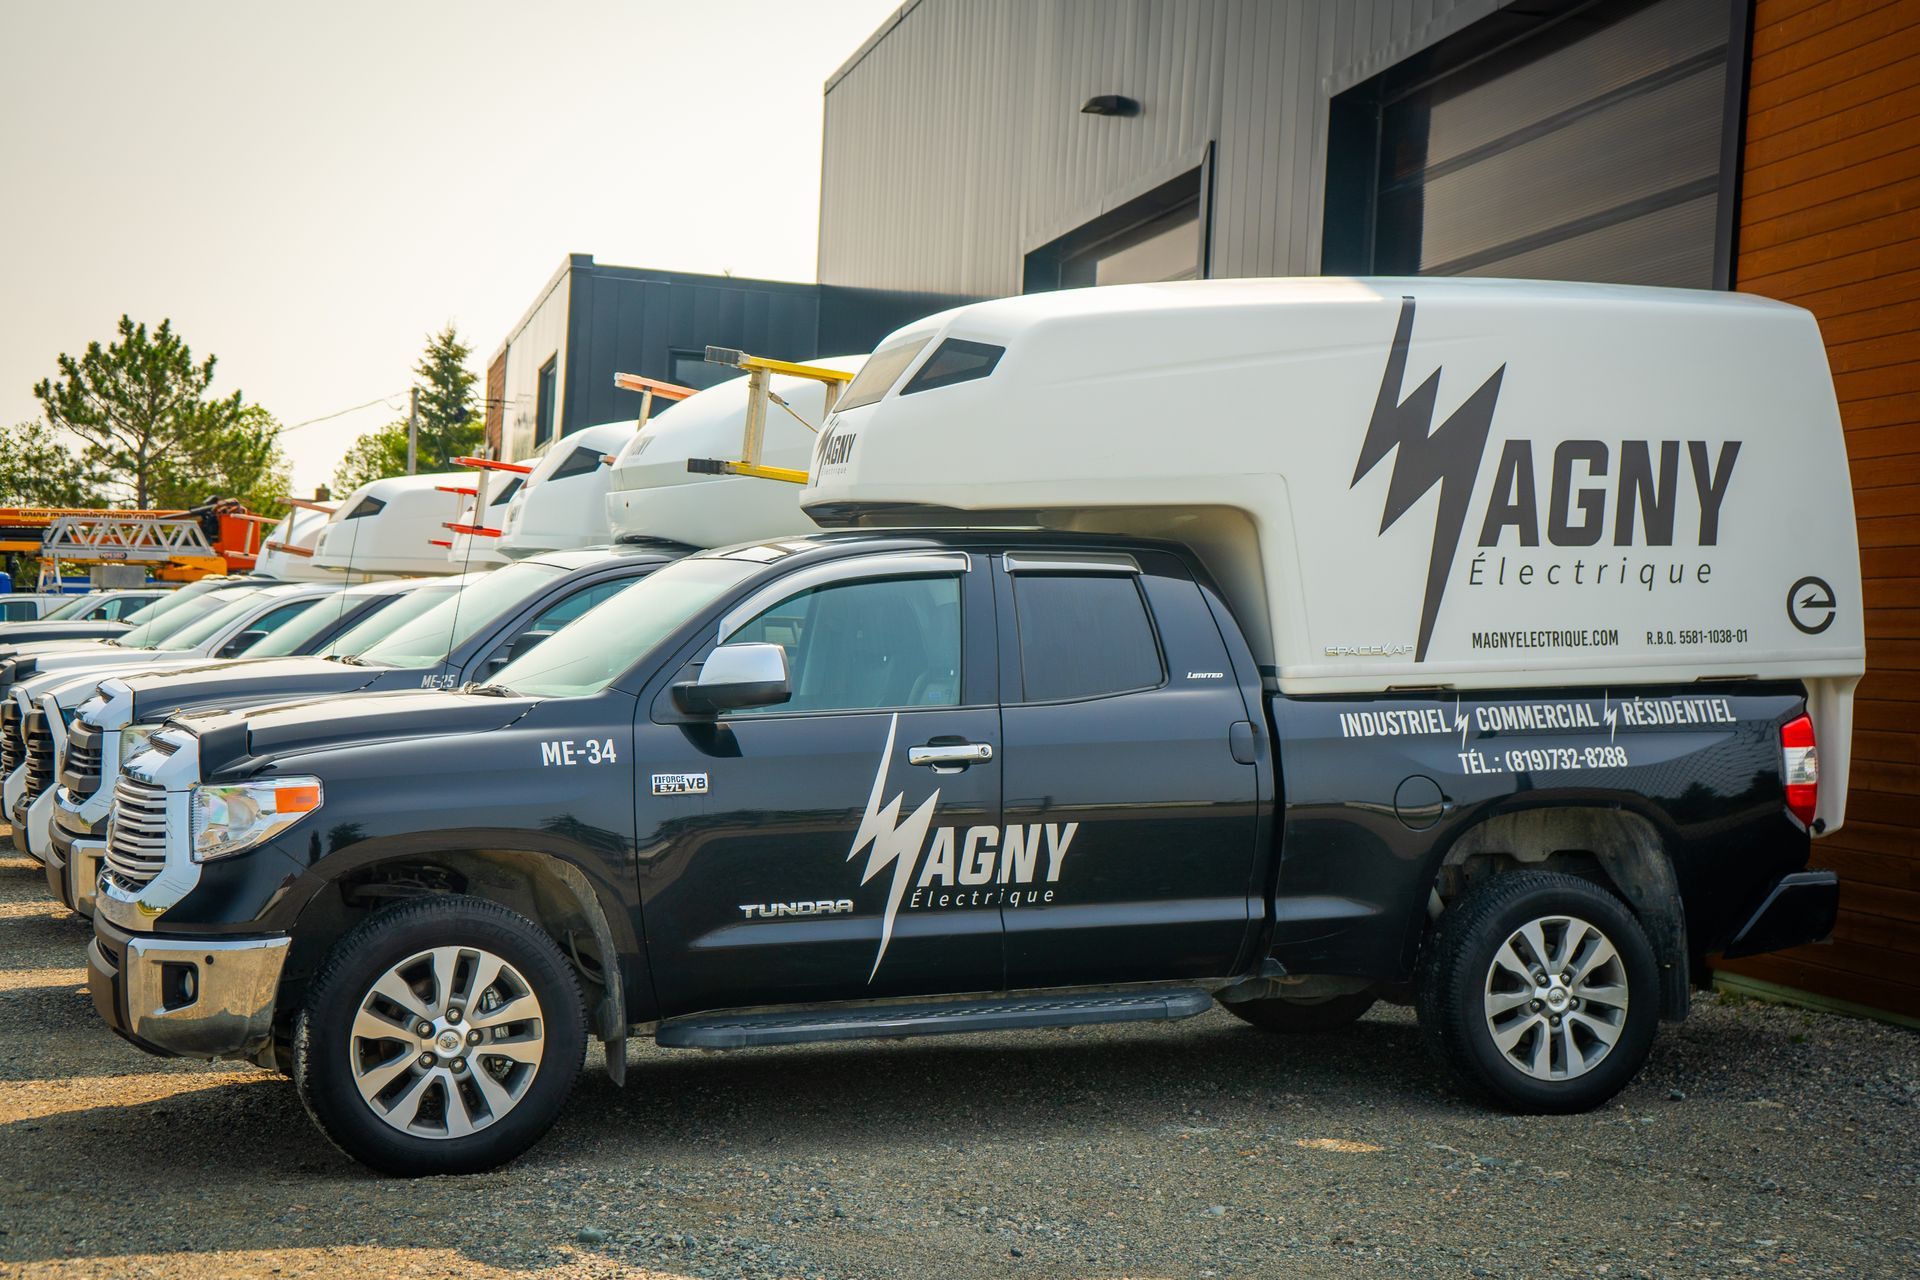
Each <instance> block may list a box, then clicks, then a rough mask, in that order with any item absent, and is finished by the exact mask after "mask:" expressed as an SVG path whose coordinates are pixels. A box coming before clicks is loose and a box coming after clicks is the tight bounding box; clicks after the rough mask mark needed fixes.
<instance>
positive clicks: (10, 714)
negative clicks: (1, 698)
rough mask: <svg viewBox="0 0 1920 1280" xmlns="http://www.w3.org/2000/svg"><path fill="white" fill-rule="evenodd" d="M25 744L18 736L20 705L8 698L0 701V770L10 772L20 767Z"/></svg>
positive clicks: (5, 772)
mask: <svg viewBox="0 0 1920 1280" xmlns="http://www.w3.org/2000/svg"><path fill="white" fill-rule="evenodd" d="M25 746H26V744H25V743H24V742H23V741H22V740H21V736H20V706H19V704H18V703H16V702H15V701H14V700H13V699H12V698H8V699H7V700H6V701H5V702H0V772H3V773H4V774H11V773H12V772H13V771H14V770H15V769H18V768H19V767H20V757H21V756H22V755H24V754H25Z"/></svg>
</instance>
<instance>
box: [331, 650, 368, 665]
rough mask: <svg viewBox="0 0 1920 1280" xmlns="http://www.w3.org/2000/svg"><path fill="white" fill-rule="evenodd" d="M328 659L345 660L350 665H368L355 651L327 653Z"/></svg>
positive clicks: (334, 660) (332, 660) (333, 660)
mask: <svg viewBox="0 0 1920 1280" xmlns="http://www.w3.org/2000/svg"><path fill="white" fill-rule="evenodd" d="M327 661H328V662H344V663H346V664H347V665H348V666H350V667H364V666H366V665H367V664H366V662H365V661H363V660H362V659H361V657H360V656H359V655H358V654H354V653H330V654H328V655H327Z"/></svg>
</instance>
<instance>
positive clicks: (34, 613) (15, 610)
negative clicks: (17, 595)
mask: <svg viewBox="0 0 1920 1280" xmlns="http://www.w3.org/2000/svg"><path fill="white" fill-rule="evenodd" d="M39 616H40V602H39V601H38V600H8V601H6V602H5V603H0V620H4V621H6V622H32V621H33V620H34V619H35V618H37V617H39Z"/></svg>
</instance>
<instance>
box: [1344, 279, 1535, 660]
mask: <svg viewBox="0 0 1920 1280" xmlns="http://www.w3.org/2000/svg"><path fill="white" fill-rule="evenodd" d="M1412 337H1413V299H1412V298H1402V299H1401V300H1400V321H1399V324H1398V325H1396V326H1395V328H1394V331H1393V348H1392V350H1391V351H1390V352H1389V353H1388V355H1387V367H1386V371H1385V372H1384V373H1383V374H1382V375H1381V377H1380V394H1379V397H1378V399H1376V400H1375V401H1374V406H1373V419H1372V421H1370V422H1369V423H1368V424H1367V438H1366V440H1365V441H1364V442H1363V443H1362V444H1361V446H1360V461H1359V462H1358V464H1356V465H1355V467H1354V471H1353V480H1352V482H1351V483H1350V484H1349V485H1348V486H1347V487H1348V488H1350V489H1351V488H1352V487H1353V486H1354V485H1357V484H1359V483H1360V481H1361V480H1362V479H1363V478H1364V477H1365V476H1366V475H1367V473H1368V472H1370V471H1372V470H1373V469H1374V468H1375V467H1376V466H1378V465H1379V464H1380V462H1381V460H1382V459H1384V458H1385V457H1386V456H1387V455H1388V454H1389V453H1393V452H1394V451H1395V450H1396V449H1398V451H1399V452H1398V453H1397V454H1395V457H1394V460H1393V472H1392V474H1391V475H1390V476H1389V478H1388V480H1387V505H1386V509H1385V510H1384V511H1382V512H1381V515H1380V532H1381V533H1385V532H1386V531H1387V530H1388V529H1391V528H1392V527H1393V525H1394V523H1395V522H1396V521H1398V520H1399V519H1400V517H1401V516H1403V515H1405V514H1406V513H1407V511H1408V509H1409V508H1411V507H1412V506H1413V504H1414V503H1415V502H1418V501H1419V500H1420V499H1421V498H1422V497H1424V496H1425V495H1426V493H1427V491H1428V490H1430V489H1432V488H1433V487H1434V486H1435V485H1438V486H1440V510H1439V513H1438V514H1437V515H1436V516H1435V517H1434V522H1433V549H1432V552H1431V553H1430V556H1429V558H1428V561H1427V591H1426V598H1425V599H1424V600H1423V601H1422V602H1421V606H1420V641H1419V644H1418V645H1417V646H1416V647H1415V649H1414V655H1413V658H1414V661H1415V662H1423V661H1425V660H1426V656H1427V645H1428V644H1429V643H1430V642H1431V641H1432V639H1433V624H1434V623H1435V621H1437V620H1438V618H1439V616H1440V597H1441V596H1442V595H1443V594H1444V593H1445V592H1446V589H1447V574H1448V573H1449V572H1450V571H1451V570H1452V568H1453V555H1454V552H1455V551H1456V550H1458V549H1459V546H1460V530H1461V528H1462V526H1464V525H1465V523H1466V519H1467V502H1468V500H1469V499H1470V498H1471V497H1472V496H1473V482H1474V480H1475V478H1476V477H1477V476H1478V475H1479V473H1480V458H1481V455H1482V454H1483V453H1485V452H1486V447H1487V433H1488V431H1489V430H1490V429H1491V428H1492V426H1493V406H1494V402H1495V401H1496V400H1497V399H1498V398H1499V396H1500V379H1501V376H1502V375H1503V374H1505V373H1506V371H1507V366H1505V365H1504V364H1503V365H1501V366H1500V367H1499V368H1498V369H1495V370H1494V371H1493V376H1492V377H1490V378H1488V379H1487V380H1486V381H1485V382H1483V383H1481V384H1480V389H1479V390H1478V391H1476V392H1474V393H1473V394H1472V395H1471V396H1468V397H1467V399H1466V400H1465V402H1463V403H1462V404H1461V405H1460V407H1459V408H1457V409H1455V410H1454V411H1453V413H1452V414H1451V415H1450V416H1449V417H1448V418H1447V420H1446V421H1445V422H1443V423H1441V424H1440V428H1439V430H1437V431H1432V432H1431V434H1429V428H1431V427H1432V425H1433V409H1434V401H1435V400H1436V399H1437V398H1438V396H1439V393H1440V370H1438V369H1435V370H1434V371H1433V373H1432V374H1430V375H1428V377H1427V380H1426V381H1425V382H1422V383H1421V384H1420V385H1419V386H1418V387H1415V388H1414V389H1413V392H1412V394H1411V395H1408V396H1407V397H1406V399H1404V400H1402V399H1401V398H1400V392H1401V389H1402V386H1403V385H1404V382H1405V379H1406V373H1407V347H1408V345H1409V343H1410V341H1411V339H1412Z"/></svg>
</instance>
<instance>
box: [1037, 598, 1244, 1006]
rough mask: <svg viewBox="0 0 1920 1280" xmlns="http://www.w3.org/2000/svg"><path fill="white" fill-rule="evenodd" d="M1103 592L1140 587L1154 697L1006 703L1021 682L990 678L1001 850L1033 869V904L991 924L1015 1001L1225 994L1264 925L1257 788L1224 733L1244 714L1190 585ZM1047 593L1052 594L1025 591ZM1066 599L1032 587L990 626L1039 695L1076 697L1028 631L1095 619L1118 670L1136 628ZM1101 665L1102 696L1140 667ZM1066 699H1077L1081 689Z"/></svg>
mask: <svg viewBox="0 0 1920 1280" xmlns="http://www.w3.org/2000/svg"><path fill="white" fill-rule="evenodd" d="M1001 581H1002V583H1003V584H1009V583H1010V581H1011V580H1010V579H1009V578H1004V577H1003V578H1002V579H1001ZM1108 581H1109V583H1121V582H1123V583H1125V584H1126V585H1129V586H1132V585H1133V584H1134V583H1135V582H1136V581H1137V584H1138V589H1139V592H1140V593H1141V598H1143V599H1144V600H1145V602H1146V603H1147V604H1149V605H1150V606H1151V607H1152V611H1153V616H1154V618H1155V620H1156V622H1157V624H1158V626H1157V640H1158V645H1159V648H1160V651H1161V653H1162V654H1163V655H1164V659H1163V661H1164V675H1162V676H1161V678H1160V679H1159V680H1158V681H1157V682H1156V684H1155V685H1154V687H1152V688H1144V689H1134V690H1132V691H1117V692H1114V693H1111V694H1108V695H1105V696H1098V695H1094V696H1081V697H1077V698H1072V699H1063V700H1055V701H1047V702H1039V701H1014V700H1012V699H1013V697H1014V690H1015V689H1017V688H1025V689H1026V690H1027V692H1026V695H1025V696H1031V694H1032V693H1033V692H1034V691H1035V690H1034V688H1033V682H1031V681H1027V680H1017V679H1016V678H1015V677H1014V676H1013V675H1011V674H1007V675H1003V683H1004V684H1005V685H1006V686H1007V688H1008V695H1009V701H1008V702H1007V704H1006V705H1005V706H1004V708H1003V709H1002V716H1001V721H1002V734H1003V736H1004V738H1005V743H1006V751H1005V767H1006V772H1005V775H1004V776H1005V778H1006V801H1005V810H1006V824H1007V828H1006V829H1007V834H1008V843H1009V844H1010V845H1011V844H1015V843H1019V844H1024V845H1028V846H1031V845H1034V844H1038V846H1039V847H1040V849H1041V854H1042V856H1041V867H1042V876H1041V882H1036V887H1037V888H1039V889H1040V892H1039V893H1038V894H1021V895H1020V896H1019V897H1018V898H1017V899H1012V898H1010V899H1009V900H1008V902H1007V903H1006V904H1005V905H1004V906H1003V907H1002V915H1003V917H1004V920H1005V924H1006V929H1007V984H1008V986H1009V987H1012V988H1016V989H1017V988H1027V987H1052V986H1072V985H1079V984H1102V983H1112V982H1134V981H1152V980H1158V979H1168V978H1197V977H1216V976H1221V975H1224V974H1226V973H1229V972H1231V971H1233V969H1234V967H1235V966H1236V964H1237V962H1238V958H1239V955H1240V952H1241V949H1242V947H1243V946H1244V944H1245V942H1246V940H1247V937H1248V935H1249V931H1250V929H1251V928H1252V927H1253V926H1254V924H1255V923H1256V922H1257V921H1258V920H1259V919H1260V916H1261V912H1260V908H1259V902H1258V893H1257V889H1256V888H1255V886H1254V884H1253V869H1254V852H1255V841H1256V835H1257V823H1258V793H1257V779H1256V776H1255V772H1254V768H1253V766H1250V765H1243V764H1239V763H1237V762H1236V761H1235V760H1234V759H1233V754H1232V750H1231V746H1230V742H1229V734H1230V732H1231V727H1232V725H1233V724H1234V722H1236V721H1239V720H1244V719H1246V716H1247V712H1246V709H1245V705H1244V702H1243V700H1242V698H1241V696H1240V693H1239V690H1238V688H1237V687H1236V685H1235V683H1234V681H1233V679H1232V677H1231V671H1232V668H1231V666H1230V665H1229V664H1228V662H1227V655H1226V650H1225V646H1224V644H1223V643H1222V641H1221V639H1220V635H1219V631H1218V630H1217V628H1215V627H1214V625H1213V622H1212V619H1211V617H1210V616H1209V615H1208V614H1207V613H1206V608H1205V603H1204V601H1203V600H1202V599H1201V596H1200V593H1199V589H1198V588H1197V587H1196V586H1195V585H1194V583H1193V582H1192V581H1191V580H1190V579H1187V578H1184V577H1173V576H1167V575H1165V574H1164V573H1156V572H1151V571H1149V572H1143V573H1141V574H1139V575H1138V576H1137V579H1136V577H1134V576H1128V577H1126V578H1124V579H1113V578H1109V579H1108ZM1048 586H1052V587H1054V588H1056V591H1055V592H1048V591H1046V590H1033V588H1045V587H1048ZM1064 586H1065V583H1064V582H1063V580H1062V579H1060V578H1048V577H1043V576H1038V575H1036V576H1033V577H1031V578H1029V579H1027V580H1026V581H1024V582H1022V583H1020V584H1019V585H1018V586H1017V587H1016V586H1013V585H1003V586H1002V588H1001V590H1000V597H999V598H1000V601H1001V606H1002V617H1003V618H1006V617H1008V616H1009V615H1011V616H1012V619H1013V625H1012V631H1011V639H1010V642H1006V643H1003V644H1002V648H1001V653H1002V662H1003V664H1008V665H1009V666H1014V665H1019V664H1021V663H1022V658H1023V654H1022V640H1023V638H1024V639H1025V640H1026V641H1027V642H1028V643H1027V645H1026V650H1027V651H1026V653H1025V655H1024V657H1025V663H1024V666H1025V669H1026V670H1027V671H1028V672H1029V673H1033V674H1037V675H1039V676H1040V680H1039V684H1040V685H1041V686H1042V687H1041V688H1040V689H1039V690H1038V691H1039V692H1047V691H1048V689H1049V688H1050V687H1056V686H1062V685H1064V686H1067V687H1071V686H1072V684H1073V682H1074V677H1073V675H1072V673H1071V672H1070V671H1062V670H1060V669H1059V667H1060V664H1059V663H1058V662H1057V661H1055V662H1049V661H1048V658H1047V656H1046V655H1044V654H1040V653H1037V652H1035V651H1034V649H1033V646H1032V643H1031V640H1032V637H1033V636H1034V635H1035V634H1036V633H1038V634H1042V635H1052V634H1057V633H1058V632H1059V630H1060V628H1059V626H1058V624H1057V622H1055V621H1049V620H1044V619H1043V618H1042V617H1041V615H1043V614H1050V613H1051V614H1058V613H1062V612H1064V613H1067V614H1069V615H1071V614H1074V613H1080V612H1091V614H1092V615H1094V616H1089V617H1087V618H1085V620H1084V622H1083V624H1082V625H1083V626H1085V627H1086V628H1087V629H1088V631H1089V633H1090V634H1099V635H1101V636H1102V640H1101V643H1102V646H1103V650H1105V651H1106V652H1108V653H1109V654H1111V653H1124V652H1126V650H1127V648H1128V646H1129V644H1130V643H1132V642H1129V641H1127V640H1126V639H1125V637H1126V635H1127V633H1128V632H1129V631H1130V630H1131V629H1132V628H1133V627H1141V628H1144V627H1146V625H1147V624H1146V621H1145V615H1144V612H1140V613H1139V616H1137V617H1131V616H1130V615H1128V614H1126V613H1123V612H1116V611H1115V606H1116V605H1117V604H1121V603H1124V599H1123V598H1121V599H1116V598H1115V597H1113V596H1112V595H1111V594H1110V593H1103V595H1102V597H1100V598H1098V599H1092V598H1090V599H1085V600H1078V601H1076V600H1072V599H1064V600H1063V599H1060V598H1058V595H1059V591H1058V589H1060V588H1064ZM1049 595H1054V596H1055V598H1053V599H1049V598H1048V596H1049ZM1136 608H1137V607H1136ZM1023 610H1024V612H1023ZM1006 633H1007V624H1006V623H1003V634H1006ZM1132 647H1133V648H1134V650H1135V651H1136V652H1137V651H1138V649H1139V647H1140V646H1139V644H1137V643H1135V644H1132ZM1054 656H1055V657H1057V655H1054ZM1096 665H1104V667H1105V668H1106V671H1107V673H1108V675H1109V679H1110V681H1111V682H1126V681H1128V680H1129V679H1130V678H1131V677H1130V673H1131V672H1134V671H1137V667H1138V664H1137V663H1128V662H1120V661H1114V660H1111V659H1110V658H1109V659H1107V660H1104V661H1103V664H1096ZM1049 667H1051V668H1053V670H1051V671H1049V670H1048V668H1049ZM1078 683H1079V689H1080V691H1082V692H1084V691H1085V690H1086V689H1087V681H1086V680H1085V679H1082V680H1080V681H1079V682H1078ZM1016 831H1017V832H1018V833H1019V834H1018V835H1016V834H1015V833H1016Z"/></svg>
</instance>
